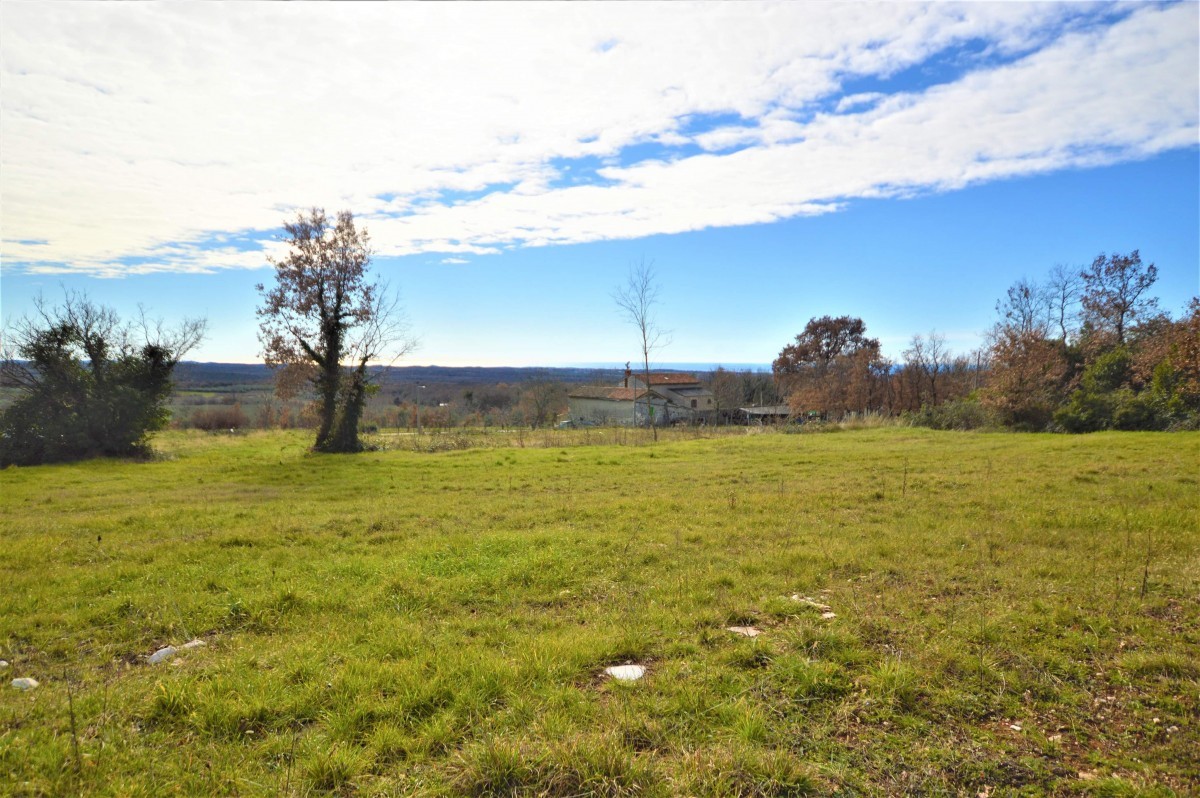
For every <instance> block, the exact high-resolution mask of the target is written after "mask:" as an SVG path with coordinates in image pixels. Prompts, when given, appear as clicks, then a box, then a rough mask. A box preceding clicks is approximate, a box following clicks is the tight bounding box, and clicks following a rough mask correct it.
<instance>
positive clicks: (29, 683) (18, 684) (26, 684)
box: [12, 676, 38, 690]
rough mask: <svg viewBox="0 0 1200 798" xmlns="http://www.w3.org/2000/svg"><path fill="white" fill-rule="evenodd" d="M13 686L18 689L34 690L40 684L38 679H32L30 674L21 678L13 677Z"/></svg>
mask: <svg viewBox="0 0 1200 798" xmlns="http://www.w3.org/2000/svg"><path fill="white" fill-rule="evenodd" d="M12 686H13V687H15V688H17V689H18V690H32V689H33V688H35V687H37V686H38V680H37V679H30V678H29V677H28V676H25V677H22V678H20V679H13V680H12Z"/></svg>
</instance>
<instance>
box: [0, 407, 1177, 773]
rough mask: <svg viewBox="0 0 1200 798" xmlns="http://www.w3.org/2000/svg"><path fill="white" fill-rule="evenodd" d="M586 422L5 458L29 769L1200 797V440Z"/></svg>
mask: <svg viewBox="0 0 1200 798" xmlns="http://www.w3.org/2000/svg"><path fill="white" fill-rule="evenodd" d="M554 435H556V436H560V437H550V434H549V433H546V434H542V433H539V434H538V436H537V438H536V442H537V444H538V445H537V446H533V445H527V446H525V447H524V448H521V447H517V446H513V447H510V448H503V447H501V448H494V447H493V448H486V449H462V450H456V451H429V449H436V448H438V447H436V446H432V445H431V446H428V447H422V446H420V445H414V446H412V447H411V448H402V449H394V450H390V451H381V452H375V453H368V454H364V455H358V456H328V455H313V454H310V453H308V452H307V451H306V444H307V438H306V437H305V434H303V433H251V434H248V435H245V436H214V435H206V434H202V433H181V432H173V433H166V434H163V435H162V436H160V437H159V439H158V440H157V441H156V446H157V448H158V450H159V451H160V452H161V456H160V457H159V458H158V459H157V460H155V461H152V462H144V463H136V462H87V463H82V464H76V465H69V466H48V467H39V468H24V469H16V468H12V469H8V470H5V471H3V472H0V524H2V527H3V534H2V539H0V543H2V548H0V580H2V581H0V584H2V585H3V589H2V590H0V658H2V659H4V660H7V661H8V662H9V663H10V665H9V667H8V668H6V669H5V670H4V671H3V676H4V684H3V689H2V690H0V793H4V794H15V795H76V794H90V795H122V796H124V795H146V796H150V795H153V796H162V795H173V794H181V795H246V796H251V795H309V794H319V793H326V792H332V793H341V794H355V795H438V796H444V795H529V796H534V795H544V796H584V795H610V796H615V795H649V796H669V795H697V796H699V795H712V796H718V795H747V796H770V795H808V794H812V795H901V794H934V795H940V794H948V795H968V796H972V797H974V796H978V795H986V796H999V795H1042V794H1057V795H1095V796H1123V795H1153V796H1159V795H1189V794H1196V793H1197V792H1200V758H1198V755H1197V751H1200V726H1198V723H1200V721H1198V718H1200V529H1198V518H1200V488H1198V481H1200V480H1198V476H1200V474H1198V466H1197V464H1198V463H1200V436H1198V435H1195V434H1150V433H1147V434H1132V433H1126V434H1097V435H1091V436H1063V435H1058V436H1051V435H1018V434H968V433H938V432H931V431H925V430H914V429H906V428H887V429H876V430H862V431H847V432H837V433H827V434H781V433H773V434H772V433H766V434H756V435H755V434H737V435H733V436H727V437H720V438H705V437H703V436H702V435H700V434H698V433H694V434H692V435H691V437H681V438H672V439H669V440H663V441H660V442H659V443H658V444H653V445H651V444H648V443H644V442H641V441H640V440H638V439H637V438H636V436H634V437H632V438H630V437H626V438H623V439H622V441H623V442H624V443H625V445H586V446H585V445H580V444H581V443H583V442H584V440H583V439H582V438H581V436H580V434H579V433H574V434H572V433H554ZM598 440H602V439H601V438H599V437H595V438H589V439H588V441H587V442H590V443H595V442H596V441H598ZM521 442H522V443H529V444H533V443H534V440H533V439H532V438H531V439H530V440H529V441H525V440H524V439H522V441H521ZM635 443H636V444H637V445H634V444H635ZM792 596H799V597H801V598H803V597H808V598H810V599H812V602H811V603H808V602H804V601H797V600H795V599H793V598H792ZM815 605H828V607H829V611H830V612H832V613H833V614H834V617H822V616H823V613H825V610H823V609H822V608H821V607H818V606H815ZM729 626H754V627H756V628H757V629H759V630H761V634H760V635H759V636H758V637H756V638H753V639H751V638H747V637H742V636H739V635H737V634H735V633H732V632H730V631H727V630H726V627H729ZM197 638H198V639H201V640H203V641H204V642H205V644H206V645H205V646H203V647H197V648H192V649H188V650H182V651H180V652H179V653H178V654H176V655H175V656H173V657H169V658H167V660H166V661H163V662H161V663H158V664H148V663H147V661H146V658H147V656H148V655H150V654H151V653H153V652H154V651H156V650H157V649H159V648H160V647H162V646H165V645H167V644H174V645H176V646H178V645H180V644H182V643H185V642H188V641H189V640H192V639H197ZM623 663H638V664H642V665H645V666H646V668H647V672H646V676H645V677H644V678H643V679H641V680H640V681H637V682H632V683H619V682H614V681H612V680H611V679H608V678H607V677H605V676H604V675H603V669H604V668H605V667H606V666H609V665H614V664H623ZM16 677H33V678H36V679H38V680H39V681H40V682H41V685H40V686H39V687H37V688H36V689H33V690H30V691H28V692H21V691H18V690H16V689H14V688H12V687H10V686H8V682H9V681H10V680H11V679H12V678H16Z"/></svg>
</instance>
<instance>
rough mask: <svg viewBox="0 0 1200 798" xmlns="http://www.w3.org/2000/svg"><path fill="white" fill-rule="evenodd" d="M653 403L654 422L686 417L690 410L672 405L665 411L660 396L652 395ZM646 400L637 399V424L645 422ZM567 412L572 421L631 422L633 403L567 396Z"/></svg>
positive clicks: (663, 422) (598, 422)
mask: <svg viewBox="0 0 1200 798" xmlns="http://www.w3.org/2000/svg"><path fill="white" fill-rule="evenodd" d="M651 403H652V404H653V405H654V423H655V424H658V425H662V424H666V423H668V422H669V421H676V420H678V419H680V418H687V417H689V415H690V411H688V412H687V413H685V412H683V411H682V410H681V409H680V408H677V407H672V408H671V409H670V412H669V413H668V412H666V401H665V400H663V399H662V398H661V397H658V396H655V397H652V399H651ZM646 409H647V408H646V400H645V399H638V400H637V420H636V423H637V424H644V423H646ZM567 413H568V415H569V416H570V418H571V420H572V421H594V422H596V423H597V424H633V423H635V421H634V403H633V402H621V401H615V400H613V399H588V398H578V397H568V398H567Z"/></svg>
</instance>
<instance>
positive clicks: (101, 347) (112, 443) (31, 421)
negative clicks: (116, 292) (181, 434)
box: [0, 294, 204, 466]
mask: <svg viewBox="0 0 1200 798" xmlns="http://www.w3.org/2000/svg"><path fill="white" fill-rule="evenodd" d="M38 312H39V318H38V319H37V320H34V321H31V320H29V319H26V320H24V321H22V322H19V323H18V325H17V326H16V329H15V331H14V334H13V336H12V339H13V340H14V342H15V349H16V352H15V354H12V355H6V357H5V359H4V362H3V365H2V367H0V368H2V370H3V374H4V378H5V381H6V382H7V383H9V384H15V385H17V386H18V387H19V389H20V396H19V397H18V398H17V400H16V401H15V402H14V403H13V404H12V405H11V406H10V407H9V408H8V409H7V410H5V411H4V413H3V415H0V466H8V465H36V464H39V463H53V462H61V461H65V460H78V459H82V458H86V457H95V456H102V455H110V456H112V455H116V456H130V455H139V454H144V453H145V452H146V450H147V439H148V437H149V434H150V433H151V432H153V431H154V430H157V429H162V428H163V427H164V426H166V423H167V419H168V412H167V407H166V403H167V398H168V397H169V396H170V393H171V372H172V371H173V370H174V368H175V364H176V363H178V362H179V358H180V357H181V356H182V355H183V354H184V353H185V352H187V351H188V350H189V349H191V348H192V347H193V346H195V345H196V344H198V343H199V342H200V339H201V338H202V336H203V333H204V323H203V322H202V321H187V322H184V324H183V326H182V327H180V328H179V329H178V330H176V331H173V332H165V331H163V330H162V329H161V327H160V328H158V329H157V330H155V331H153V335H149V336H147V340H146V341H145V342H144V343H143V344H141V345H140V346H138V345H135V344H134V343H132V341H133V332H134V330H133V328H132V327H130V326H127V325H124V324H122V323H121V321H120V319H119V318H118V317H117V315H116V313H114V312H113V311H112V310H109V309H107V308H103V307H99V306H97V305H93V304H92V303H91V302H89V301H88V300H87V299H86V298H83V297H79V296H77V295H74V294H68V295H67V297H66V301H65V302H64V303H63V305H62V306H61V307H57V308H50V307H48V306H46V305H45V304H43V303H42V302H41V301H40V300H39V302H38ZM141 329H142V330H143V332H144V333H149V332H151V330H149V329H148V327H147V325H145V324H143V325H142V326H141ZM17 356H20V358H23V359H22V360H18V359H17Z"/></svg>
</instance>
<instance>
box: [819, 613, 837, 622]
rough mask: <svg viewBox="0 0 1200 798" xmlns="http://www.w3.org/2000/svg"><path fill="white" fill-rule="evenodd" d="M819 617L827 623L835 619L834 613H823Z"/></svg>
mask: <svg viewBox="0 0 1200 798" xmlns="http://www.w3.org/2000/svg"><path fill="white" fill-rule="evenodd" d="M821 617H822V618H824V619H825V620H827V621H828V620H830V619H832V618H836V617H837V613H836V612H823V613H821Z"/></svg>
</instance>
